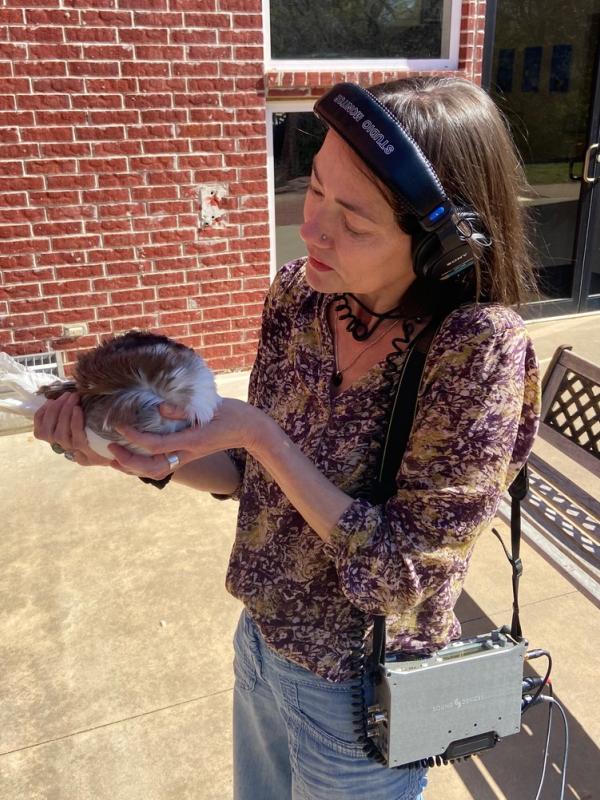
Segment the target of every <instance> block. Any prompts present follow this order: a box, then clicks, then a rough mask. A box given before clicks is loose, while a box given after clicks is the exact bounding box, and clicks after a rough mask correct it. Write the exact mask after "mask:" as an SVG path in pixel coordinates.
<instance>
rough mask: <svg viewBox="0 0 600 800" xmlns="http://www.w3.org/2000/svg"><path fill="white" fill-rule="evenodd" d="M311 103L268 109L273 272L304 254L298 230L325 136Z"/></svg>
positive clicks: (276, 105)
mask: <svg viewBox="0 0 600 800" xmlns="http://www.w3.org/2000/svg"><path fill="white" fill-rule="evenodd" d="M313 103H314V101H307V102H303V101H299V102H297V103H286V105H285V107H286V108H288V109H289V110H287V111H281V110H280V109H281V104H275V103H272V104H270V106H269V108H268V118H269V120H270V123H271V125H270V131H269V133H268V143H269V150H270V153H269V155H270V158H269V202H270V206H271V207H270V212H271V226H270V227H271V231H272V242H271V253H272V263H271V272H272V274H275V272H276V270H277V269H279V268H280V267H281V266H282V265H283V264H285V263H287V262H288V261H291V260H292V259H294V258H299V257H300V256H303V255H306V250H305V248H304V243H303V242H302V239H301V238H300V236H299V233H298V230H299V228H300V225H301V224H302V208H303V205H304V195H305V193H306V187H307V186H308V181H309V176H310V171H311V167H312V160H313V157H314V156H315V155H316V153H317V151H318V150H319V148H320V147H321V144H322V142H323V138H324V136H325V127H324V125H323V124H322V123H321V122H319V120H318V119H317V118H316V117H315V115H314V114H313V112H312V105H313ZM294 109H298V110H294Z"/></svg>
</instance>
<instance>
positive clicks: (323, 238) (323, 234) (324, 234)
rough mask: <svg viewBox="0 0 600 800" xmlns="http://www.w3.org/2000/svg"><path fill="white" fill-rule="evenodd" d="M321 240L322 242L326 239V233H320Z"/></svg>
mask: <svg viewBox="0 0 600 800" xmlns="http://www.w3.org/2000/svg"><path fill="white" fill-rule="evenodd" d="M321 241H322V242H326V241H327V234H326V233H322V234H321Z"/></svg>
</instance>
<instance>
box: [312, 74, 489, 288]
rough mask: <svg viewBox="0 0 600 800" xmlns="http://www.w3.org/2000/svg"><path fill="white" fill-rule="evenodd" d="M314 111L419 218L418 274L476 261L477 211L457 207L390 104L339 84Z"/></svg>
mask: <svg viewBox="0 0 600 800" xmlns="http://www.w3.org/2000/svg"><path fill="white" fill-rule="evenodd" d="M314 111H315V114H316V115H317V116H318V117H320V118H321V119H322V120H323V121H324V122H325V123H326V124H327V125H329V126H330V127H332V128H333V129H334V130H335V131H336V133H338V134H339V135H340V136H341V137H342V138H343V139H344V140H345V141H346V142H347V143H348V144H349V145H350V147H352V149H353V150H355V151H356V153H357V154H358V155H359V156H360V158H361V159H362V160H363V161H364V162H365V163H366V164H367V166H368V167H370V169H371V170H372V171H373V172H374V173H375V175H377V177H378V178H380V179H381V180H382V181H383V183H385V185H386V186H388V187H389V188H390V189H391V190H392V192H394V194H396V195H399V196H400V197H401V198H402V200H403V201H404V203H405V205H406V207H407V209H408V210H409V211H410V212H411V213H412V214H414V216H415V217H416V219H417V221H418V224H419V226H420V229H421V230H422V232H423V234H422V235H417V236H413V254H412V255H413V268H414V271H415V273H416V274H417V276H418V277H421V278H426V279H429V280H438V281H444V280H447V279H448V278H451V277H452V276H454V275H458V274H459V273H461V272H463V271H464V270H467V269H469V268H470V267H472V266H473V262H474V258H473V251H472V249H471V246H470V244H469V239H470V237H471V236H472V234H473V231H474V227H476V222H477V220H478V217H477V215H476V214H475V213H474V212H473V211H471V210H468V209H463V208H460V207H456V206H454V204H453V203H452V202H451V200H450V199H449V198H448V196H447V194H446V192H445V191H444V187H443V186H442V184H441V181H440V179H439V178H438V176H437V175H436V173H435V170H434V169H433V167H432V166H431V164H430V163H429V161H428V159H427V158H426V157H425V155H424V154H423V152H422V150H421V149H420V147H419V145H418V144H417V143H416V142H415V140H414V139H413V138H412V136H411V135H410V134H409V133H408V132H407V131H406V129H405V128H404V126H403V125H402V123H401V122H400V120H399V119H397V118H396V117H395V116H394V114H392V112H391V111H390V110H389V109H388V108H386V107H385V106H384V105H383V104H382V103H380V102H379V100H378V99H377V98H376V97H375V96H374V95H373V94H371V92H369V91H368V89H363V88H362V87H360V86H357V85H356V84H354V83H338V84H336V85H335V86H334V87H333V88H332V89H330V90H329V91H328V92H326V93H325V94H324V95H323V96H322V97H320V98H319V100H317V102H316V103H315V107H314ZM477 227H478V226H477ZM478 238H479V237H478ZM486 243H487V244H489V240H488V241H487V242H486Z"/></svg>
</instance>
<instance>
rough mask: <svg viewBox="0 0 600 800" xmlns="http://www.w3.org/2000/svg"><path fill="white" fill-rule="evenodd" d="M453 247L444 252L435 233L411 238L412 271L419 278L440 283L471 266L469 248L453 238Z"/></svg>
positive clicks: (471, 260) (471, 259) (471, 254)
mask: <svg viewBox="0 0 600 800" xmlns="http://www.w3.org/2000/svg"><path fill="white" fill-rule="evenodd" d="M454 239H455V242H452V243H453V244H454V247H452V248H451V249H450V250H445V249H444V248H443V247H442V244H441V242H440V240H439V238H438V236H437V234H436V233H426V234H425V235H424V236H422V237H420V238H419V237H413V254H412V255H413V270H414V271H415V274H416V275H417V277H419V278H425V279H426V280H430V281H441V280H444V278H447V277H449V276H450V275H455V274H458V273H459V272H463V270H465V269H468V268H469V267H471V266H472V265H473V253H472V250H471V247H470V246H469V245H468V244H467V243H466V242H463V241H461V240H460V239H459V238H458V236H456V237H454Z"/></svg>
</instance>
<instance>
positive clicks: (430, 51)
mask: <svg viewBox="0 0 600 800" xmlns="http://www.w3.org/2000/svg"><path fill="white" fill-rule="evenodd" d="M264 11H265V14H264V16H265V25H266V31H265V33H266V35H265V45H266V50H267V52H266V61H267V65H268V66H271V67H273V68H276V69H283V70H285V69H289V70H293V69H328V68H329V69H335V68H339V67H342V68H344V67H345V68H348V62H352V69H362V68H378V67H379V68H383V67H384V66H386V67H387V66H389V67H399V66H409V67H410V68H412V69H427V68H446V69H455V68H456V67H457V65H458V45H459V33H460V13H461V3H460V2H458V1H457V0H388V2H385V3H383V2H381V0H329V2H323V0H265V3H264ZM357 62H358V63H357Z"/></svg>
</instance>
